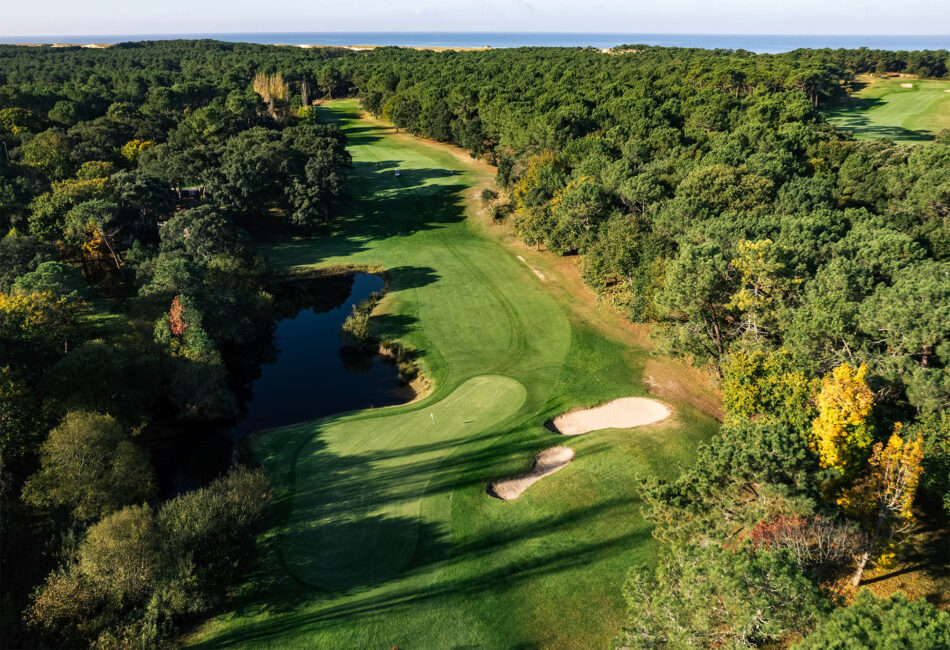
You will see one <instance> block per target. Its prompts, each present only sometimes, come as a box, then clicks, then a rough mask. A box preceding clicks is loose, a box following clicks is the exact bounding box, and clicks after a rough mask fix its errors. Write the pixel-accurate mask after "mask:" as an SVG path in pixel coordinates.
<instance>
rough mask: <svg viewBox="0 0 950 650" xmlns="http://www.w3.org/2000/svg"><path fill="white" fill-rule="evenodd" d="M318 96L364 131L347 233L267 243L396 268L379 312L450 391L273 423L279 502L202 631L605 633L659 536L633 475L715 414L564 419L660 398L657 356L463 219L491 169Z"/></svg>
mask: <svg viewBox="0 0 950 650" xmlns="http://www.w3.org/2000/svg"><path fill="white" fill-rule="evenodd" d="M321 110H322V111H325V115H326V116H327V117H328V118H331V119H335V120H337V121H339V122H340V124H341V125H342V126H343V127H344V128H345V129H346V130H347V133H348V134H349V136H350V145H351V146H350V149H351V152H352V154H353V158H354V164H355V169H354V170H352V172H351V184H350V190H351V194H352V195H353V201H352V202H351V203H352V205H351V207H350V214H349V215H347V216H346V217H345V219H344V221H343V223H342V225H341V232H340V233H339V234H337V235H336V236H334V237H332V238H318V239H314V240H298V241H292V242H285V243H281V244H275V245H272V246H271V247H269V248H268V249H267V250H266V251H265V252H266V253H267V254H268V255H269V256H270V258H271V260H272V261H273V263H274V264H275V265H282V266H284V267H287V268H296V269H305V268H308V267H313V268H318V267H330V266H340V265H345V264H380V265H383V266H385V267H386V268H387V269H388V270H389V271H390V273H391V275H392V278H393V284H392V290H391V292H390V293H389V294H388V295H387V296H386V298H385V299H384V300H383V301H382V303H381V304H380V306H379V307H378V309H377V313H376V314H375V315H374V317H373V318H374V327H376V328H377V330H378V331H379V332H380V333H382V334H383V336H385V337H386V338H393V339H397V340H399V341H401V342H403V343H406V344H408V345H411V346H412V347H414V348H415V349H417V350H418V351H419V352H420V359H419V362H420V364H421V365H422V367H423V368H424V370H425V372H426V373H427V374H428V375H429V376H430V377H431V379H432V380H433V383H434V390H433V392H432V394H430V395H429V396H427V397H426V398H425V399H423V400H421V401H419V402H416V403H412V404H408V405H405V406H399V407H393V408H386V409H376V410H373V409H370V410H367V411H362V412H359V413H351V414H344V415H341V416H336V417H331V418H326V419H324V420H319V421H316V422H306V423H301V424H299V425H294V426H290V427H285V428H282V429H278V430H275V431H272V432H268V433H266V434H264V435H261V436H260V437H258V438H257V439H256V441H255V445H254V453H255V455H256V456H257V458H258V459H259V460H260V462H261V463H262V465H263V466H264V467H266V468H267V469H268V470H269V471H270V473H271V475H272V477H273V480H274V486H275V500H276V508H275V510H276V512H275V514H274V517H273V521H272V522H271V524H272V525H271V527H270V528H269V529H268V530H267V531H266V532H265V534H264V535H262V537H261V540H260V543H261V544H262V546H263V549H264V550H263V558H262V561H261V562H260V566H259V567H258V568H257V569H256V571H255V573H254V575H253V576H252V577H251V579H250V580H249V582H248V583H247V584H246V585H245V586H244V588H243V589H242V592H241V594H240V595H239V597H238V599H237V601H236V603H235V604H234V605H233V610H232V611H230V612H229V613H227V614H223V615H220V616H218V617H217V618H215V619H213V620H211V621H210V622H208V623H206V624H205V625H203V626H202V627H201V628H199V629H198V630H196V631H195V632H194V633H193V634H192V635H191V636H190V637H189V638H188V639H187V640H186V641H187V643H188V645H192V646H203V647H220V646H223V645H228V646H237V647H242V648H257V647H268V648H391V647H392V646H393V645H397V644H398V645H399V646H400V647H402V648H406V649H415V648H425V649H430V648H460V647H469V648H515V647H519V648H524V647H551V648H592V647H605V646H606V645H607V643H608V641H609V639H610V638H611V637H612V636H613V635H614V634H615V633H616V631H617V630H618V628H619V625H620V623H621V620H622V617H623V599H622V594H621V586H622V584H623V581H624V578H625V573H626V570H627V568H628V567H629V566H630V565H631V564H633V563H638V562H647V563H649V562H652V558H653V555H654V552H655V542H654V541H653V539H652V537H651V527H650V526H649V524H648V523H647V522H645V521H644V520H643V518H642V517H641V516H640V514H639V504H638V502H637V500H636V498H635V492H634V488H635V483H634V476H635V475H636V474H660V475H669V474H670V473H672V472H674V471H675V468H676V465H677V463H680V462H689V461H690V460H691V459H692V458H693V454H694V449H695V446H696V444H697V443H698V442H700V441H701V440H703V439H705V438H707V437H708V436H709V435H710V434H711V433H712V432H714V431H715V430H716V428H717V423H716V422H715V421H714V420H713V419H712V418H710V417H708V416H706V415H704V414H702V413H701V412H699V411H697V410H695V409H693V408H692V407H691V406H689V405H688V404H685V403H681V402H676V401H675V400H669V401H670V402H671V403H672V405H673V407H674V409H675V414H674V416H673V417H671V418H669V419H668V420H666V421H664V422H661V423H657V424H654V425H650V426H646V427H642V428H639V429H636V430H629V431H620V430H608V431H601V432H596V433H591V434H588V435H585V436H579V437H576V438H570V439H568V438H565V437H563V436H559V435H557V434H555V433H552V432H551V431H549V430H547V429H546V428H545V427H544V426H543V424H544V422H545V421H546V420H548V419H549V418H551V417H553V416H555V415H558V414H560V413H563V412H565V411H567V410H569V409H571V408H574V407H577V406H588V405H593V404H599V403H602V402H605V401H608V400H611V399H614V398H617V397H623V396H628V395H646V394H647V390H646V387H645V385H644V384H643V382H642V374H643V366H644V363H645V362H646V360H647V357H648V354H647V353H646V352H645V351H643V350H641V349H635V348H631V347H628V346H626V345H624V344H621V343H619V342H618V341H614V340H611V339H608V338H605V337H604V336H603V335H601V334H599V333H597V332H595V331H593V329H592V328H591V327H588V326H586V325H582V324H581V323H579V322H576V321H575V320H574V319H573V318H572V317H571V316H570V315H569V309H568V307H567V306H565V305H564V304H562V302H561V298H556V297H555V295H556V294H555V293H552V292H551V291H548V289H547V288H546V287H545V284H546V283H547V284H548V285H550V284H551V280H548V281H542V280H541V279H540V278H539V277H538V276H537V275H535V274H534V273H533V272H532V270H531V268H530V267H528V266H527V265H526V264H525V263H523V262H521V261H519V259H518V258H517V255H516V254H515V253H514V252H513V251H511V250H508V249H507V248H506V247H504V246H502V245H501V244H499V243H498V242H497V241H496V240H495V239H493V238H491V237H488V236H486V235H485V233H484V232H483V231H482V230H481V228H482V227H481V226H478V225H473V224H472V223H470V221H469V220H466V216H471V213H470V212H469V210H470V207H471V205H472V204H473V203H474V201H473V200H472V198H473V195H474V194H476V193H477V190H475V189H473V188H475V187H476V186H477V185H478V184H479V183H482V182H484V181H485V180H486V179H487V178H488V177H489V174H490V173H491V171H492V170H490V169H489V168H487V167H485V166H481V165H476V164H473V163H471V162H470V161H467V160H466V159H464V158H462V157H460V156H459V155H458V154H457V152H453V151H451V150H449V149H448V148H446V147H440V146H433V145H431V144H428V143H425V142H423V141H419V140H415V139H412V138H409V137H407V136H404V135H402V134H398V135H396V134H393V133H392V129H391V128H389V127H387V126H385V125H382V124H380V123H377V122H373V121H370V120H362V119H359V118H358V115H357V104H356V102H354V101H339V102H332V103H330V104H329V105H328V106H327V107H325V108H322V109H321ZM397 166H398V168H399V169H400V171H401V174H400V176H399V177H396V176H395V175H394V173H393V171H394V169H395V168H396V167H397ZM452 169H456V170H459V171H460V172H461V173H457V174H452V173H450V170H452ZM536 263H542V264H543V262H534V261H533V262H532V264H536ZM542 270H543V271H544V272H545V273H544V274H545V275H546V276H548V277H550V276H551V275H552V271H551V270H550V269H549V268H547V267H544V268H543V269H542ZM314 372H320V368H314ZM558 444H566V445H569V446H570V447H572V448H574V449H575V451H576V453H577V457H576V459H575V460H574V461H573V462H572V463H571V464H570V465H569V466H568V467H565V468H564V469H562V470H561V471H559V472H557V473H556V474H553V475H551V476H548V477H545V478H544V479H542V480H541V481H540V482H538V483H537V484H535V485H534V486H532V487H531V488H530V489H529V490H528V491H527V492H526V493H525V494H524V495H523V496H522V497H520V498H519V499H518V500H517V501H514V502H503V501H501V500H498V499H494V498H492V497H490V496H488V495H487V494H486V487H487V485H488V483H489V482H491V481H492V480H493V479H496V478H499V477H504V476H512V475H516V474H520V473H523V472H524V471H526V470H527V469H528V468H529V467H530V466H531V463H532V459H533V457H534V455H535V454H536V453H538V452H539V451H540V450H542V449H545V448H547V447H551V446H553V445H558Z"/></svg>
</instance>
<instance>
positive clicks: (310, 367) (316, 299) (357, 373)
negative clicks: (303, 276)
mask: <svg viewBox="0 0 950 650" xmlns="http://www.w3.org/2000/svg"><path fill="white" fill-rule="evenodd" d="M303 282H304V283H305V284H301V285H299V286H297V287H295V288H294V291H287V292H286V293H289V294H293V295H289V296H288V295H284V296H283V297H282V296H281V292H278V310H279V311H282V312H284V314H285V315H283V316H278V320H277V321H276V322H275V323H274V326H273V332H272V336H271V337H265V340H262V341H260V342H258V343H256V344H249V345H248V346H242V347H241V348H239V349H237V350H233V351H230V352H229V353H228V354H229V355H230V356H234V357H242V356H243V357H244V358H247V359H263V362H250V363H246V364H245V366H244V367H242V368H240V370H239V371H238V372H237V374H244V375H245V376H244V378H243V379H244V381H243V382H239V383H243V384H244V385H243V386H240V387H239V389H238V393H239V397H240V398H241V401H242V407H243V414H242V415H241V417H239V418H238V419H237V420H236V421H227V422H218V423H208V424H200V425H187V426H185V425H182V426H178V425H171V426H169V427H166V431H165V432H164V433H165V434H166V435H163V436H162V437H160V438H159V439H158V440H153V441H150V442H149V444H148V446H149V447H151V452H152V461H153V465H154V466H155V471H156V474H157V475H158V479H159V484H160V490H161V492H162V494H164V495H171V494H175V493H178V492H181V491H184V490H189V489H193V488H195V487H199V486H200V485H204V484H206V483H208V482H209V481H211V480H212V479H214V478H215V477H217V476H219V475H220V474H221V473H223V472H224V471H226V470H227V468H228V467H230V465H231V464H232V462H233V460H234V457H235V445H236V443H237V441H238V440H240V439H241V438H243V437H245V436H247V435H248V434H251V433H254V432H257V431H260V430H262V429H269V428H273V427H279V426H284V425H288V424H295V423H298V422H307V421H309V420H314V419H317V418H321V417H324V416H327V415H331V414H334V413H342V412H344V411H352V410H357V409H363V408H369V407H378V406H391V405H393V404H401V403H404V402H406V401H408V400H409V399H411V397H412V391H411V389H409V388H408V387H407V386H406V385H405V384H404V383H403V382H401V381H400V380H399V377H398V370H397V368H396V367H395V366H394V365H392V364H391V363H387V362H386V361H384V360H383V359H381V358H380V357H379V356H378V355H375V354H373V353H367V352H361V351H358V350H354V349H352V348H347V347H344V346H343V344H342V342H341V340H340V337H339V332H340V326H341V325H342V324H343V321H344V320H346V317H347V316H349V315H350V314H351V313H352V310H353V306H354V305H357V304H359V303H361V302H362V301H364V300H365V299H366V298H367V297H368V296H369V295H370V294H371V293H373V292H376V291H379V290H381V289H382V288H383V279H382V278H380V277H379V276H378V275H373V274H369V273H357V274H351V275H346V276H336V277H331V278H319V279H310V280H306V281H303ZM301 306H303V308H302V309H299V311H298V308H299V307H301ZM288 312H289V313H288Z"/></svg>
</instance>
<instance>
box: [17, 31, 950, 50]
mask: <svg viewBox="0 0 950 650" xmlns="http://www.w3.org/2000/svg"><path fill="white" fill-rule="evenodd" d="M179 38H184V39H197V38H211V39H215V40H220V41H231V42H241V43H265V44H282V45H399V46H405V47H422V46H427V47H485V46H488V47H493V48H498V47H523V46H544V47H596V48H598V49H604V48H610V47H615V46H617V45H622V44H638V45H639V44H642V45H665V46H672V47H701V48H707V49H712V48H723V49H732V50H736V49H742V50H748V51H751V52H764V53H774V52H787V51H789V50H794V49H797V48H826V47H829V48H839V47H843V48H858V47H868V48H871V49H881V50H939V49H950V35H932V36H919V35H912V36H899V35H886V36H885V35H867V36H858V35H841V36H834V35H799V36H796V35H787V34H782V35H769V34H763V35H753V34H620V33H617V34H606V33H555V32H273V33H256V34H255V33H247V34H240V33H235V34H117V35H109V36H101V35H98V36H82V35H79V36H75V35H74V36H49V35H46V36H2V37H0V42H2V43H75V44H86V43H122V42H127V41H143V40H168V39H179Z"/></svg>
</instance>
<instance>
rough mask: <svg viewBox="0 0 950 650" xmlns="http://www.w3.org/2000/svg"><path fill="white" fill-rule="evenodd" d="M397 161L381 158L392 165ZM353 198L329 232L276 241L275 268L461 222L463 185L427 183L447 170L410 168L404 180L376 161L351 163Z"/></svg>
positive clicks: (309, 263) (311, 262)
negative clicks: (379, 165)
mask: <svg viewBox="0 0 950 650" xmlns="http://www.w3.org/2000/svg"><path fill="white" fill-rule="evenodd" d="M396 162H398V161H385V164H396ZM354 168H355V169H354V173H353V174H352V175H351V178H350V193H351V194H352V195H353V196H354V197H359V198H358V199H355V198H354V199H352V200H350V201H349V202H348V204H347V205H346V206H345V207H344V213H343V214H342V215H340V216H339V217H338V218H337V219H335V220H334V222H333V224H332V228H333V232H332V233H331V234H329V235H324V236H320V237H314V238H299V239H294V240H291V241H286V240H283V241H279V242H278V243H275V244H274V245H272V246H271V247H270V250H269V254H268V256H269V257H270V258H271V260H272V261H273V262H274V263H275V264H276V265H278V266H282V267H294V266H315V265H319V264H320V263H321V262H322V261H323V260H324V259H326V258H327V257H344V256H350V255H354V254H356V253H360V252H363V251H366V250H368V249H369V248H371V247H372V245H373V244H374V242H379V241H383V240H386V239H390V238H406V237H410V236H412V235H414V234H416V233H422V232H425V231H431V230H438V229H441V228H445V227H448V226H451V225H453V224H457V223H460V222H462V221H464V220H465V196H464V189H465V188H464V187H463V186H461V185H458V184H455V183H441V182H431V181H437V180H438V179H441V178H444V177H446V176H448V175H449V174H450V173H451V172H450V171H449V170H445V169H412V170H407V171H405V172H404V174H405V175H406V176H405V178H403V177H402V176H400V177H399V178H395V177H394V176H393V173H392V170H384V169H380V168H377V167H376V166H375V163H364V162H359V163H356V164H355V165H354Z"/></svg>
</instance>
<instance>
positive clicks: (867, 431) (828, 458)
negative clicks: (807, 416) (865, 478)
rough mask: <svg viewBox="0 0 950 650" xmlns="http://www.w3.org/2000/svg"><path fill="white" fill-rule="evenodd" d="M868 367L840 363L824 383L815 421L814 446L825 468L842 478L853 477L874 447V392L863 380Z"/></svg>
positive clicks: (819, 396) (819, 393)
mask: <svg viewBox="0 0 950 650" xmlns="http://www.w3.org/2000/svg"><path fill="white" fill-rule="evenodd" d="M866 375H867V366H865V365H864V364H863V363H862V364H861V365H860V366H858V367H857V369H855V368H852V367H851V366H850V365H848V364H847V363H844V364H841V365H840V366H838V367H837V368H835V369H834V370H832V371H831V372H830V373H828V374H827V375H825V376H824V377H823V378H822V380H821V389H820V390H819V391H818V417H816V418H815V419H814V421H812V430H811V441H810V442H811V447H812V449H814V450H815V452H817V454H818V458H819V462H820V464H821V466H822V467H825V468H830V469H834V470H836V471H837V472H838V474H839V476H840V477H842V478H845V477H850V476H854V475H855V474H856V473H857V472H858V471H859V470H860V469H861V468H862V467H864V462H865V460H866V459H867V450H868V448H869V447H870V446H871V441H872V439H871V435H872V431H871V427H870V425H869V423H868V418H869V416H870V415H871V409H872V408H873V406H874V393H873V392H871V389H870V388H868V385H867V383H866V382H865V380H864V378H865V376H866Z"/></svg>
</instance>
